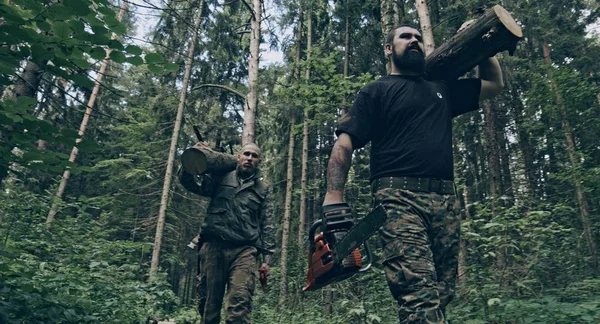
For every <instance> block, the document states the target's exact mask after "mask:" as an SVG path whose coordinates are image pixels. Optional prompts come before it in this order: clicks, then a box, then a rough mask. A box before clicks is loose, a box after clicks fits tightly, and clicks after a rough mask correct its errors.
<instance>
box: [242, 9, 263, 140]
mask: <svg viewBox="0 0 600 324" xmlns="http://www.w3.org/2000/svg"><path fill="white" fill-rule="evenodd" d="M252 5H253V11H252V21H251V23H250V59H249V60H248V95H247V97H246V105H245V107H244V128H243V130H242V145H245V144H248V143H254V139H255V134H254V119H255V117H256V108H257V106H258V56H259V55H260V50H259V46H260V20H261V14H262V3H261V0H252Z"/></svg>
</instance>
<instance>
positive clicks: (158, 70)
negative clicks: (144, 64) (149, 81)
mask: <svg viewBox="0 0 600 324" xmlns="http://www.w3.org/2000/svg"><path fill="white" fill-rule="evenodd" d="M148 70H149V71H150V72H152V73H155V74H161V73H163V71H164V68H163V67H162V66H161V65H155V64H149V65H148Z"/></svg>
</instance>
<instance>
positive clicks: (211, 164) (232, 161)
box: [181, 147, 237, 175]
mask: <svg viewBox="0 0 600 324" xmlns="http://www.w3.org/2000/svg"><path fill="white" fill-rule="evenodd" d="M181 165H182V166H183V169H184V170H185V172H187V173H189V174H192V175H200V174H205V173H215V172H217V173H225V172H230V171H233V170H235V168H236V167H237V160H236V157H235V156H233V155H231V154H225V153H221V152H215V151H209V150H205V149H200V148H197V147H190V148H188V149H186V150H185V151H184V152H183V154H182V155H181Z"/></svg>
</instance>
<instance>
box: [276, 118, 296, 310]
mask: <svg viewBox="0 0 600 324" xmlns="http://www.w3.org/2000/svg"><path fill="white" fill-rule="evenodd" d="M295 124H296V118H295V117H292V120H291V122H290V139H289V144H288V161H287V183H286V187H285V211H284V213H283V231H282V235H281V259H280V263H279V266H280V268H281V282H280V283H279V303H278V307H282V306H283V303H284V302H285V298H286V295H287V256H288V238H289V234H290V215H291V213H292V194H293V184H294V143H295V142H294V125H295Z"/></svg>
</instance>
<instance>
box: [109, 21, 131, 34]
mask: <svg viewBox="0 0 600 324" xmlns="http://www.w3.org/2000/svg"><path fill="white" fill-rule="evenodd" d="M110 31H111V32H113V33H115V34H117V35H123V34H125V33H126V32H127V26H125V24H117V25H114V26H110Z"/></svg>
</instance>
